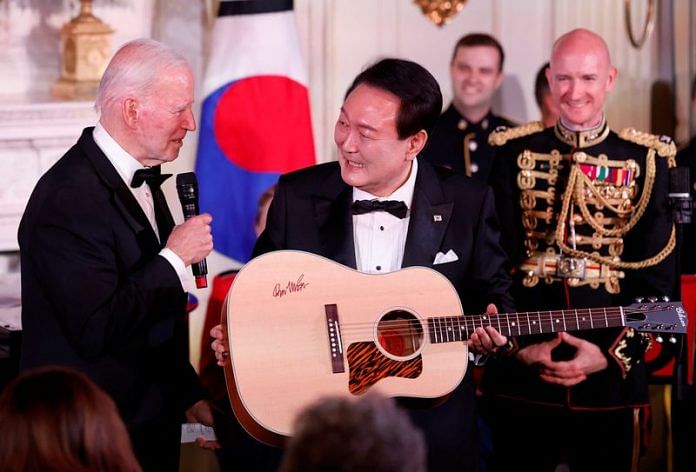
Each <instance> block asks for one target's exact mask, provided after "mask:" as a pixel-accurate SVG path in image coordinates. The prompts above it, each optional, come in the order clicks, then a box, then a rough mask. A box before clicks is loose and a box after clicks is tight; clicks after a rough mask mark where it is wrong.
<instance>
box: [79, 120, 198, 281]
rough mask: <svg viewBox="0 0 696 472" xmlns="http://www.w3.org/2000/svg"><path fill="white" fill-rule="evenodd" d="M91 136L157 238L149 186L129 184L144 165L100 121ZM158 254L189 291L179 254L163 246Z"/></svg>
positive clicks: (187, 278)
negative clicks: (133, 198)
mask: <svg viewBox="0 0 696 472" xmlns="http://www.w3.org/2000/svg"><path fill="white" fill-rule="evenodd" d="M92 137H93V138H94V142H95V143H96V144H97V146H99V149H101V150H102V152H103V153H104V154H105V155H106V158H107V159H109V162H111V165H113V166H114V168H115V169H116V172H118V175H120V176H121V179H123V182H125V184H126V187H128V189H129V190H130V191H131V193H132V194H133V196H134V197H135V199H136V200H137V202H138V204H139V205H140V208H142V209H143V212H144V213H145V216H146V217H147V219H148V221H149V222H150V225H151V226H152V229H153V230H154V231H155V234H156V235H157V238H158V239H159V230H158V228H157V219H156V218H155V205H154V202H153V200H152V192H151V191H150V186H149V185H147V183H143V184H142V185H141V186H140V187H138V188H133V187H131V186H130V183H131V181H132V180H133V174H135V171H137V170H139V169H144V168H145V167H144V166H143V165H142V164H141V163H140V162H138V161H137V160H136V159H135V158H134V157H133V156H131V155H130V154H128V152H126V150H125V149H123V148H122V147H121V145H120V144H118V143H117V142H116V141H115V140H114V138H112V137H111V135H110V134H109V133H108V132H107V131H106V130H105V129H104V127H103V126H102V125H101V123H97V124H96V126H95V127H94V131H93V132H92ZM159 255H160V256H162V257H164V258H165V259H166V260H167V261H168V262H169V263H170V264H171V266H172V267H173V268H174V270H175V271H176V274H177V275H178V276H179V280H180V281H181V286H182V288H183V289H184V291H189V289H188V288H189V287H191V286H192V283H193V279H192V277H191V276H190V275H189V273H188V272H187V271H186V266H185V265H184V261H182V260H181V258H180V257H179V256H177V255H176V253H174V251H172V250H171V249H169V248H166V247H165V248H163V249H162V250H161V251H160V252H159Z"/></svg>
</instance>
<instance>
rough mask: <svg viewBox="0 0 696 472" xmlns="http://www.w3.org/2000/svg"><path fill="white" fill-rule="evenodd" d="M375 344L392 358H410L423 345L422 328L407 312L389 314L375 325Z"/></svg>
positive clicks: (399, 311) (398, 311) (396, 311)
mask: <svg viewBox="0 0 696 472" xmlns="http://www.w3.org/2000/svg"><path fill="white" fill-rule="evenodd" d="M377 342H379V345H380V346H381V347H382V349H384V351H386V352H388V353H389V354H391V355H393V356H399V357H406V356H410V355H411V354H414V353H415V352H416V351H418V349H420V347H421V345H422V344H423V326H422V325H421V323H420V321H419V320H418V319H417V318H416V317H415V316H413V314H411V313H409V312H407V311H403V310H395V311H392V312H389V313H387V314H386V315H384V316H383V317H382V319H381V320H380V321H379V323H378V325H377Z"/></svg>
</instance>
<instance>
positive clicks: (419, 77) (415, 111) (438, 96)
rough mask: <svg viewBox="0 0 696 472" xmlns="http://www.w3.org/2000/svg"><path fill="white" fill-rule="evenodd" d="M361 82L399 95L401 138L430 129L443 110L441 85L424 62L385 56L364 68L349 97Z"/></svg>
mask: <svg viewBox="0 0 696 472" xmlns="http://www.w3.org/2000/svg"><path fill="white" fill-rule="evenodd" d="M360 84H366V85H369V86H371V87H375V88H378V89H381V90H384V91H386V92H389V93H391V94H392V95H395V96H396V97H397V98H398V99H399V101H400V102H401V104H400V106H399V114H398V116H397V117H396V131H397V133H398V135H399V139H405V138H407V137H409V136H412V135H414V134H416V133H417V132H419V131H420V130H422V129H424V130H425V131H427V132H430V130H431V129H432V127H433V126H434V125H435V122H436V121H437V119H438V118H439V117H440V112H442V93H441V92H440V86H439V85H438V83H437V80H435V77H433V76H432V74H431V73H430V72H428V71H427V70H426V69H425V68H424V67H423V66H421V65H418V64H416V63H415V62H411V61H406V60H404V59H392V58H388V59H382V60H381V61H379V62H377V63H375V64H373V65H371V66H370V67H368V68H367V69H365V70H364V71H362V72H361V73H360V74H358V76H357V77H356V78H355V80H353V83H352V84H351V85H350V87H348V91H347V92H346V98H347V97H348V95H350V93H351V92H352V91H353V90H355V88H356V87H357V86H358V85H360Z"/></svg>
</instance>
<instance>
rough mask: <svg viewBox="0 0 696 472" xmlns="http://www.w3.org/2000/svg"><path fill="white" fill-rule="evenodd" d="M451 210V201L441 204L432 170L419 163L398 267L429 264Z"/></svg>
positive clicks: (433, 258)
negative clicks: (406, 233)
mask: <svg viewBox="0 0 696 472" xmlns="http://www.w3.org/2000/svg"><path fill="white" fill-rule="evenodd" d="M453 207H454V203H453V202H451V201H444V196H443V195H442V188H441V187H440V182H439V180H438V178H437V175H436V174H435V171H434V169H433V168H432V167H431V166H429V165H428V164H427V163H425V162H422V161H419V162H418V175H417V176H416V185H415V188H414V191H413V202H412V203H411V221H410V222H409V224H408V235H407V236H406V246H405V248H404V259H403V262H402V264H401V266H402V267H410V266H425V267H430V266H432V265H433V261H434V260H435V255H436V254H437V252H438V251H439V250H440V247H441V245H442V239H443V238H444V236H445V232H446V231H447V227H448V226H449V224H450V217H451V215H452V209H453Z"/></svg>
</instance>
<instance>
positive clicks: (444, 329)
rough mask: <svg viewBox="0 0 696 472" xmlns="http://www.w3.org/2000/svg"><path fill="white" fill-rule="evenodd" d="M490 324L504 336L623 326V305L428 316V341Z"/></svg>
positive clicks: (439, 340) (460, 335)
mask: <svg viewBox="0 0 696 472" xmlns="http://www.w3.org/2000/svg"><path fill="white" fill-rule="evenodd" d="M484 326H493V327H494V328H495V329H497V330H498V332H500V333H501V334H503V335H505V336H523V335H527V334H542V333H555V332H557V331H581V330H584V329H598V328H613V327H617V326H626V323H625V318H624V312H623V308H621V307H618V308H584V309H578V310H559V311H530V312H520V313H500V314H496V315H487V314H483V315H465V316H438V317H433V318H428V332H429V335H430V342H431V343H447V342H455V341H463V340H466V339H468V338H469V336H470V335H471V333H472V332H473V331H474V330H475V329H476V328H479V327H484Z"/></svg>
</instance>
